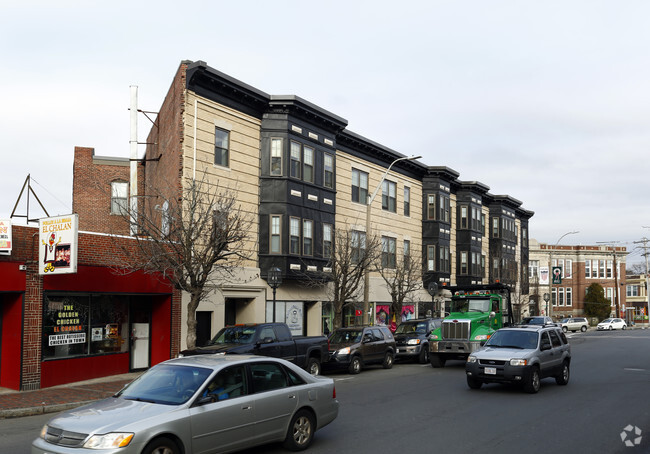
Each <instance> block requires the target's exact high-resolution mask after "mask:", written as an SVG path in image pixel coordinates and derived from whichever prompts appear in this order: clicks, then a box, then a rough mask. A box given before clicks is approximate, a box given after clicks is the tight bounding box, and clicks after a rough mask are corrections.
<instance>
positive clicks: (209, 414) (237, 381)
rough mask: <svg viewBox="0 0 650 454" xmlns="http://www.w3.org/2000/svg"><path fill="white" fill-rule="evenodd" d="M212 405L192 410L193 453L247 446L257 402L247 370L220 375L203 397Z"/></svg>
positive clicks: (237, 369)
mask: <svg viewBox="0 0 650 454" xmlns="http://www.w3.org/2000/svg"><path fill="white" fill-rule="evenodd" d="M211 393H212V394H213V395H214V398H213V401H207V402H205V403H198V404H196V405H195V406H194V407H192V408H191V409H190V419H191V425H192V452H193V453H196V454H198V453H210V452H217V451H223V450H227V449H238V448H243V447H245V446H247V444H246V441H247V440H248V438H249V437H250V434H251V433H254V431H255V421H254V399H255V397H254V396H253V395H250V394H249V393H248V382H247V374H246V368H245V367H244V366H241V365H240V366H233V367H230V368H227V369H224V370H223V371H220V372H219V373H218V374H217V376H215V377H214V379H213V380H211V381H210V382H209V384H208V386H207V387H206V388H205V389H204V390H203V392H202V393H201V397H200V398H199V400H201V399H202V398H205V397H209V394H211Z"/></svg>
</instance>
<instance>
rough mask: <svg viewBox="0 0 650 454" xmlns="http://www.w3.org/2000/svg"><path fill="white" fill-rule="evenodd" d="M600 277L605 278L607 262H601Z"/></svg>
mask: <svg viewBox="0 0 650 454" xmlns="http://www.w3.org/2000/svg"><path fill="white" fill-rule="evenodd" d="M600 277H601V278H604V277H605V260H600ZM610 277H611V276H610Z"/></svg>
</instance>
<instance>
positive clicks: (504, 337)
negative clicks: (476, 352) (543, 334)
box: [486, 330, 538, 349]
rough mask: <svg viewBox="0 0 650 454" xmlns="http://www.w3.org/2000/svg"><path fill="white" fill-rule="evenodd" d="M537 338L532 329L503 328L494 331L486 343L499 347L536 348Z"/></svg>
mask: <svg viewBox="0 0 650 454" xmlns="http://www.w3.org/2000/svg"><path fill="white" fill-rule="evenodd" d="M537 338H538V335H537V333H536V332H532V331H514V330H504V331H497V332H496V333H494V334H493V335H492V337H490V339H489V340H488V341H487V342H486V345H489V346H490V347H500V348H525V349H534V348H537Z"/></svg>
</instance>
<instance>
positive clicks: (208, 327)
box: [196, 311, 212, 347]
mask: <svg viewBox="0 0 650 454" xmlns="http://www.w3.org/2000/svg"><path fill="white" fill-rule="evenodd" d="M210 339H212V312H208V311H196V346H197V347H203V346H204V345H206V344H207V343H208V342H209V341H210Z"/></svg>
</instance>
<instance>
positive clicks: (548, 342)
mask: <svg viewBox="0 0 650 454" xmlns="http://www.w3.org/2000/svg"><path fill="white" fill-rule="evenodd" d="M539 345H540V348H541V347H543V346H544V345H548V346H549V347H550V346H551V345H552V344H551V339H550V338H549V337H548V332H543V333H542V337H541V338H540V343H539Z"/></svg>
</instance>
